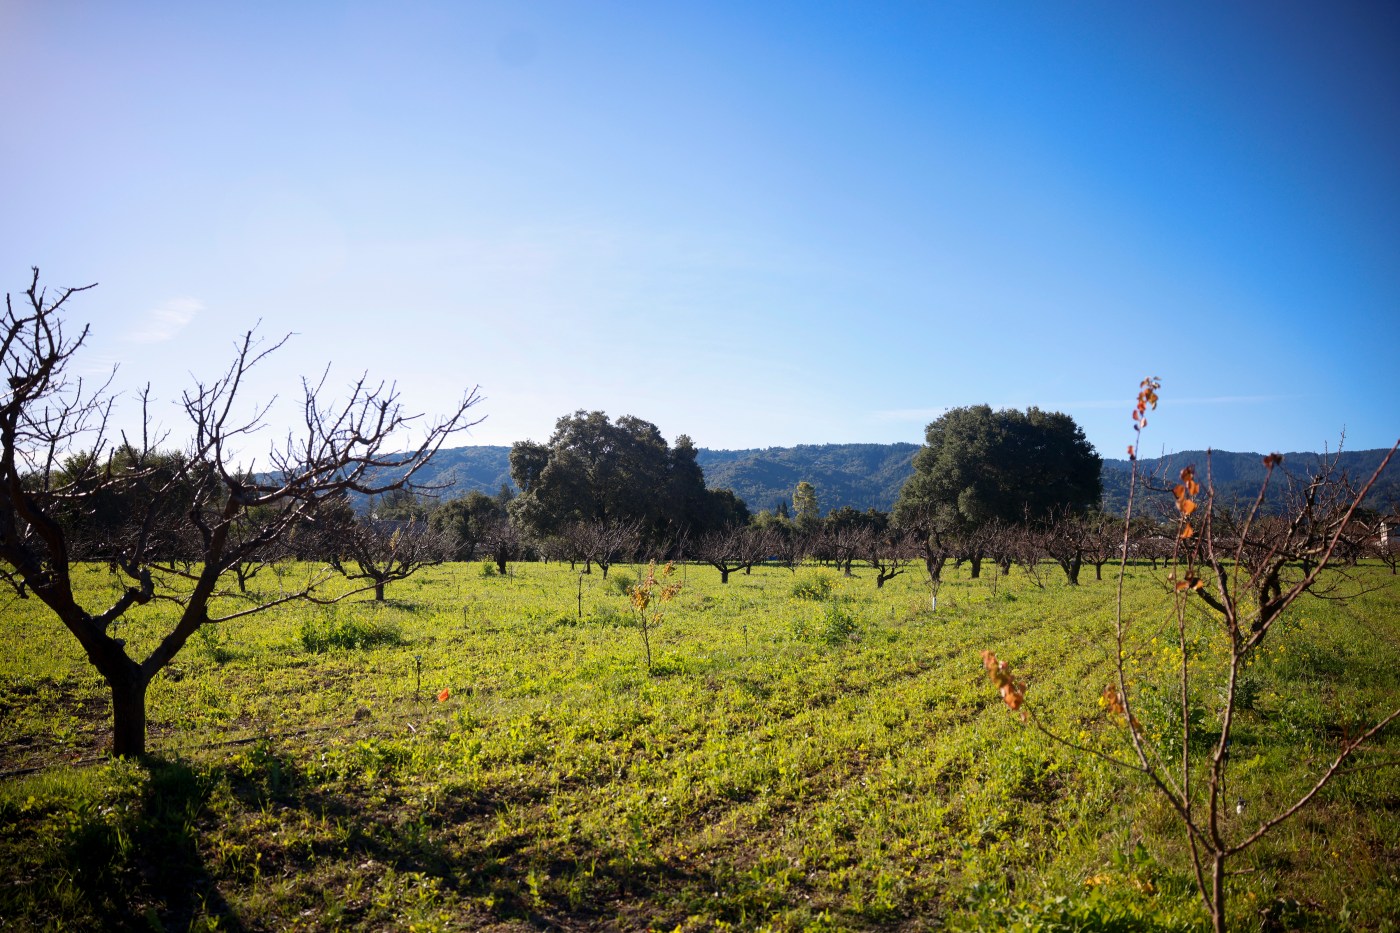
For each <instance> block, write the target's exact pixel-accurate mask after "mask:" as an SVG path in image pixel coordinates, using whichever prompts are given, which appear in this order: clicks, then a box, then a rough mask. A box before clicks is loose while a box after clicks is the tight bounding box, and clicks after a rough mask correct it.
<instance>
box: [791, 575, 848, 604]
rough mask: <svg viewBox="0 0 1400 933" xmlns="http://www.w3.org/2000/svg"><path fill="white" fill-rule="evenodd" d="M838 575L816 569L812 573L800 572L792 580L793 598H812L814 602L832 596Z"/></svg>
mask: <svg viewBox="0 0 1400 933" xmlns="http://www.w3.org/2000/svg"><path fill="white" fill-rule="evenodd" d="M838 582H839V581H838V580H837V579H836V575H835V574H834V573H831V572H830V571H827V570H814V571H811V572H810V573H803V574H798V576H797V578H796V579H795V580H793V581H792V596H793V599H810V600H812V601H813V602H821V601H822V600H824V599H827V598H828V597H830V596H831V594H832V593H833V592H835V590H836V586H837V583H838Z"/></svg>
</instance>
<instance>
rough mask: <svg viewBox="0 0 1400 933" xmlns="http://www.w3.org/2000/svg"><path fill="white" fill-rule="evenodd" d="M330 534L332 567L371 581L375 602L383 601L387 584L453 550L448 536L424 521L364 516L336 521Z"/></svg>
mask: <svg viewBox="0 0 1400 933" xmlns="http://www.w3.org/2000/svg"><path fill="white" fill-rule="evenodd" d="M328 534H329V535H330V536H331V540H330V541H329V542H328V545H327V560H328V561H329V563H330V565H331V567H332V568H334V569H335V571H336V572H337V573H339V574H341V575H342V576H343V577H345V579H347V580H352V581H355V580H364V581H368V582H369V584H370V585H371V586H373V587H374V599H375V602H383V601H384V587H385V586H387V585H388V584H390V583H393V582H395V581H397V580H406V579H408V578H409V577H411V576H413V575H414V574H415V573H417V572H418V571H420V570H422V569H423V568H424V567H432V566H435V565H437V564H440V563H442V562H443V561H445V560H447V558H448V557H449V556H450V555H451V553H452V545H451V543H450V542H449V541H448V540H447V537H446V535H444V534H443V533H442V532H440V531H437V530H436V529H434V528H432V527H430V526H429V525H428V523H427V522H425V521H410V520H404V519H381V518H375V517H373V516H364V517H361V518H358V519H354V518H352V519H351V520H350V521H349V522H348V523H345V522H341V523H337V524H335V525H334V526H332V527H331V528H330V529H328Z"/></svg>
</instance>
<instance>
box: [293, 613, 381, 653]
mask: <svg viewBox="0 0 1400 933" xmlns="http://www.w3.org/2000/svg"><path fill="white" fill-rule="evenodd" d="M403 643H404V638H403V632H402V630H401V629H400V628H399V626H398V625H397V624H395V623H394V622H392V621H390V620H388V619H360V618H356V617H354V616H348V617H342V616H341V615H340V614H338V613H325V614H324V615H323V616H322V617H321V618H320V619H319V620H318V619H315V618H310V619H307V620H306V621H304V622H302V624H301V646H302V647H303V648H305V649H306V650H307V651H311V652H314V653H317V654H319V653H321V652H323V651H330V650H331V649H333V648H345V649H355V648H375V647H378V646H380V645H389V646H393V645H402V644H403Z"/></svg>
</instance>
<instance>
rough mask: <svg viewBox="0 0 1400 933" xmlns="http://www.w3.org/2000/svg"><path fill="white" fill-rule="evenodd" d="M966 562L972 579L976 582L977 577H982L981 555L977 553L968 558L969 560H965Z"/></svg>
mask: <svg viewBox="0 0 1400 933" xmlns="http://www.w3.org/2000/svg"><path fill="white" fill-rule="evenodd" d="M967 562H968V564H969V565H970V566H971V567H972V579H974V580H976V579H978V578H979V577H981V576H982V555H981V554H980V553H978V554H973V555H972V556H971V557H969V558H968V559H967Z"/></svg>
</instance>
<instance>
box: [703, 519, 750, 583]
mask: <svg viewBox="0 0 1400 933" xmlns="http://www.w3.org/2000/svg"><path fill="white" fill-rule="evenodd" d="M747 534H748V530H747V528H746V527H745V526H743V525H730V526H728V527H727V528H719V529H715V530H714V531H708V532H706V533H705V534H703V535H701V536H700V538H699V539H698V540H697V541H696V542H695V544H694V545H693V546H692V547H691V553H692V554H694V555H695V556H696V557H697V558H698V559H700V560H702V561H704V562H705V563H707V564H709V565H710V566H711V567H713V568H715V569H716V570H718V571H719V582H720V583H728V582H729V575H730V574H731V573H733V572H734V571H736V570H743V569H744V559H745V558H744V554H745V543H746V542H745V537H746V535H747Z"/></svg>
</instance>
